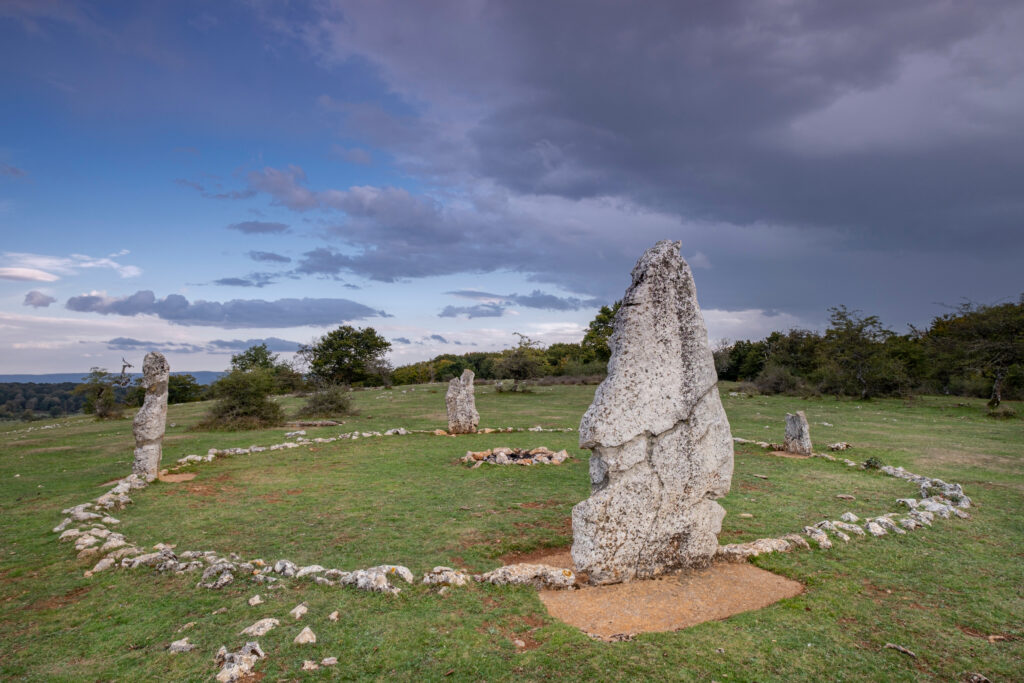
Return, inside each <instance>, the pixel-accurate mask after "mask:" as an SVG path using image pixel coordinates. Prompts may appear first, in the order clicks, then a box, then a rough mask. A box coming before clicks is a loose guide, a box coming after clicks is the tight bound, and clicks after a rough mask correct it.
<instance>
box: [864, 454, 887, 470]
mask: <svg viewBox="0 0 1024 683" xmlns="http://www.w3.org/2000/svg"><path fill="white" fill-rule="evenodd" d="M882 464H883V463H882V461H881V460H879V459H878V458H876V457H873V456H872V457H870V458H868V459H867V460H865V461H864V467H866V468H867V469H869V470H877V469H881V467H882Z"/></svg>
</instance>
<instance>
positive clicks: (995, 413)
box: [988, 405, 1017, 420]
mask: <svg viewBox="0 0 1024 683" xmlns="http://www.w3.org/2000/svg"><path fill="white" fill-rule="evenodd" d="M988 416H989V417H991V418H994V419H996V420H1009V419H1011V418H1014V417H1017V411H1016V410H1014V409H1013V408H1011V407H1010V406H1007V405H1002V406H999V407H998V408H990V409H989V411H988Z"/></svg>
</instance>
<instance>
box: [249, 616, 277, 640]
mask: <svg viewBox="0 0 1024 683" xmlns="http://www.w3.org/2000/svg"><path fill="white" fill-rule="evenodd" d="M280 625H281V622H280V621H278V620H277V619H272V618H267V619H260V620H259V621H257V622H256V623H255V624H253V625H252V626H250V627H249V628H247V629H244V630H243V631H242V632H241V634H240V635H243V636H256V637H259V636H264V635H266V634H268V633H270V631H271V630H273V628H274V627H275V626H280Z"/></svg>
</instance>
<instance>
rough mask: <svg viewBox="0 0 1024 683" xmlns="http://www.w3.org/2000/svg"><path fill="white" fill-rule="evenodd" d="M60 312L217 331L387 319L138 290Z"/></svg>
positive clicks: (355, 309) (355, 308) (295, 304)
mask: <svg viewBox="0 0 1024 683" xmlns="http://www.w3.org/2000/svg"><path fill="white" fill-rule="evenodd" d="M65 307H66V308H67V309H68V310H71V311H79V312H89V313H101V314H103V315H125V316H134V315H156V316H158V317H160V318H162V319H164V320H167V321H169V322H171V323H173V324H176V325H210V326H217V327H298V326H301V325H318V326H319V325H336V324H338V323H341V322H343V321H348V320H360V319H363V318H371V317H377V316H380V317H389V316H388V314H387V313H385V312H384V311H378V310H374V309H372V308H370V307H369V306H365V305H363V304H360V303H357V302H355V301H351V300H349V299H310V298H303V299H277V300H276V301H264V300H262V299H232V300H231V301H225V302H223V303H220V302H217V301H201V300H200V301H195V302H192V303H190V302H189V301H188V299H186V298H185V297H183V296H181V295H180V294H170V295H168V296H166V297H165V298H163V299H157V298H156V296H155V295H154V294H153V292H151V291H148V290H141V291H138V292H136V293H135V294H132V295H130V296H126V297H120V298H118V297H105V296H98V295H83V296H75V297H71V298H70V299H68V301H67V303H66V304H65Z"/></svg>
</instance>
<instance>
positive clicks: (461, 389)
mask: <svg viewBox="0 0 1024 683" xmlns="http://www.w3.org/2000/svg"><path fill="white" fill-rule="evenodd" d="M473 377H474V375H473V371H472V370H469V369H466V370H463V371H462V376H461V377H453V378H452V380H451V381H450V382H448V393H447V394H445V397H444V402H445V405H447V407H448V433H449V434H472V433H474V432H475V431H476V426H477V425H478V424H480V413H478V412H476V401H475V400H474V398H473Z"/></svg>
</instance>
